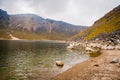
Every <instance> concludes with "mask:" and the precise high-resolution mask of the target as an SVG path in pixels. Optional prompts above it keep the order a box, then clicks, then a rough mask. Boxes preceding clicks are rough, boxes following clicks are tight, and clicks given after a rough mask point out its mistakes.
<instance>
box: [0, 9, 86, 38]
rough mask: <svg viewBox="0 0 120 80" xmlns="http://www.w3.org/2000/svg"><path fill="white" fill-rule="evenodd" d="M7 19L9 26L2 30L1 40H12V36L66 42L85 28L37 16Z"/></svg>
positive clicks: (18, 15)
mask: <svg viewBox="0 0 120 80" xmlns="http://www.w3.org/2000/svg"><path fill="white" fill-rule="evenodd" d="M1 11H3V10H1ZM4 12H6V11H4ZM6 14H7V12H6ZM0 15H3V14H0ZM5 17H6V16H5ZM7 17H8V18H9V20H8V21H9V25H7V27H5V28H3V29H2V30H0V34H2V35H0V38H1V39H10V36H9V35H10V34H12V35H13V36H15V37H17V38H20V39H29V40H40V39H49V40H66V39H68V38H70V37H71V36H73V35H75V34H77V33H79V32H80V31H81V30H83V29H84V28H85V26H76V25H72V24H69V23H66V22H63V21H56V20H52V19H44V18H42V17H40V16H38V15H35V14H16V15H7ZM0 19H1V18H0ZM3 21H4V20H3ZM1 23H2V22H1ZM3 24H6V23H3ZM2 27H3V26H2Z"/></svg>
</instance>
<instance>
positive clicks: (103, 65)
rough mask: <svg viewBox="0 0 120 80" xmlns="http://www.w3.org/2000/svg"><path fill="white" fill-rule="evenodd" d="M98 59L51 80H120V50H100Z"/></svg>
mask: <svg viewBox="0 0 120 80" xmlns="http://www.w3.org/2000/svg"><path fill="white" fill-rule="evenodd" d="M101 52H102V54H101V55H100V56H98V57H95V58H91V59H89V60H87V61H85V62H82V63H80V64H77V65H75V66H73V67H72V68H71V69H69V70H67V71H66V72H64V73H61V74H59V75H57V76H55V77H54V78H53V80H120V50H102V51H101Z"/></svg>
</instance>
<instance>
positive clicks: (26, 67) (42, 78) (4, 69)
mask: <svg viewBox="0 0 120 80" xmlns="http://www.w3.org/2000/svg"><path fill="white" fill-rule="evenodd" d="M88 58H89V56H88V55H86V54H84V53H83V52H82V51H76V50H73V51H70V50H66V44H65V43H60V42H53V41H15V40H0V80H49V79H50V78H51V77H53V76H54V75H56V74H58V73H61V72H63V71H65V70H67V69H69V68H71V67H72V66H73V65H75V64H77V63H79V62H83V61H85V60H87V59H88ZM58 60H60V61H63V62H64V63H65V65H64V66H63V67H57V66H56V65H55V61H58Z"/></svg>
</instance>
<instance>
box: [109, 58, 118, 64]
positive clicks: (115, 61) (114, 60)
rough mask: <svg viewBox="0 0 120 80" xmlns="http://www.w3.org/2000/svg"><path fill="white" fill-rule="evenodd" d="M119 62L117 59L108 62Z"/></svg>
mask: <svg viewBox="0 0 120 80" xmlns="http://www.w3.org/2000/svg"><path fill="white" fill-rule="evenodd" d="M118 62H119V59H116V58H114V59H112V61H110V63H118Z"/></svg>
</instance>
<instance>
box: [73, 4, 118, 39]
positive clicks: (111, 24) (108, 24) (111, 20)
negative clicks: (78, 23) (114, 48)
mask: <svg viewBox="0 0 120 80" xmlns="http://www.w3.org/2000/svg"><path fill="white" fill-rule="evenodd" d="M116 31H117V32H119V31H120V6H118V7H116V8H114V9H113V10H112V11H110V12H109V13H107V14H105V16H103V17H102V18H100V19H99V20H97V21H96V22H95V23H94V24H93V25H92V26H90V27H88V28H87V29H85V30H83V31H82V32H80V33H79V34H77V35H75V36H74V37H72V40H81V39H85V40H93V39H96V38H99V36H102V35H103V34H104V36H105V35H106V37H108V36H107V35H110V34H111V33H112V34H114V33H116ZM117 36H119V37H120V34H117Z"/></svg>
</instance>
